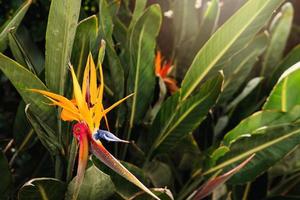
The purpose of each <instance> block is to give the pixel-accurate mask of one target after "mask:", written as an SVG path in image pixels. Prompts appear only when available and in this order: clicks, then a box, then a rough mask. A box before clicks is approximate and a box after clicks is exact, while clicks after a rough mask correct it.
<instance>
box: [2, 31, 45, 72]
mask: <svg viewBox="0 0 300 200" xmlns="http://www.w3.org/2000/svg"><path fill="white" fill-rule="evenodd" d="M8 39H9V46H10V49H11V51H12V53H13V55H14V58H15V59H16V61H17V62H18V63H20V64H21V65H23V66H25V67H26V66H27V68H28V69H30V71H32V72H33V73H35V74H37V75H40V73H41V72H42V70H43V69H44V63H45V59H44V55H43V54H42V52H41V51H40V50H39V49H38V47H37V45H36V44H35V43H34V42H33V41H32V39H31V36H30V33H29V31H28V30H27V29H26V28H25V27H24V26H21V27H19V28H18V30H17V31H16V30H11V31H10V33H9V35H8Z"/></svg>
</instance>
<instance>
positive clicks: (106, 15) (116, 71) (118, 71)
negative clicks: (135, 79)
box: [99, 0, 124, 100]
mask: <svg viewBox="0 0 300 200" xmlns="http://www.w3.org/2000/svg"><path fill="white" fill-rule="evenodd" d="M99 10H100V11H99V23H100V27H99V28H100V29H99V34H100V37H101V39H103V40H105V41H106V54H107V57H106V58H107V60H108V66H104V67H106V68H108V70H109V73H110V77H111V81H112V87H111V88H112V89H113V93H114V94H115V100H119V99H120V98H122V97H123V96H124V70H123V67H122V65H121V62H120V59H119V57H118V55H117V53H116V51H115V49H114V46H115V44H114V42H113V39H112V33H113V16H112V14H111V12H110V8H109V5H108V2H107V0H101V1H100V4H99Z"/></svg>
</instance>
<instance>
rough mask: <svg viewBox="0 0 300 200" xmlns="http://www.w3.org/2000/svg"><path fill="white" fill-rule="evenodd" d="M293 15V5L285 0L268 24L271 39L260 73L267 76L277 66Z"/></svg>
mask: <svg viewBox="0 0 300 200" xmlns="http://www.w3.org/2000/svg"><path fill="white" fill-rule="evenodd" d="M293 16H294V8H293V5H292V4H291V3H290V2H287V3H285V4H284V5H283V6H282V7H281V11H280V12H279V13H278V14H277V15H276V16H275V18H274V19H273V21H272V23H271V26H270V35H271V41H270V44H269V45H268V49H267V51H266V54H265V56H264V58H263V63H262V71H261V75H264V76H267V77H269V75H271V73H272V72H273V71H274V67H275V66H277V64H278V63H279V62H280V60H281V59H282V56H283V53H284V49H285V46H286V43H287V40H288V37H289V35H290V31H291V28H292V23H293ZM270 72H271V73H270Z"/></svg>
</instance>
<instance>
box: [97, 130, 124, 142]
mask: <svg viewBox="0 0 300 200" xmlns="http://www.w3.org/2000/svg"><path fill="white" fill-rule="evenodd" d="M94 138H95V139H96V140H100V139H104V140H106V141H109V142H124V143H129V141H126V140H121V139H120V138H118V137H117V136H115V135H114V134H112V133H111V132H109V131H106V130H101V129H99V130H97V132H96V133H95V134H94Z"/></svg>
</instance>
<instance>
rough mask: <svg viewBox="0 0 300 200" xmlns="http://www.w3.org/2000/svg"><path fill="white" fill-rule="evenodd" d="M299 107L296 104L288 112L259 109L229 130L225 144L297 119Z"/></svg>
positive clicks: (299, 115)
mask: <svg viewBox="0 0 300 200" xmlns="http://www.w3.org/2000/svg"><path fill="white" fill-rule="evenodd" d="M299 109H300V107H299V106H297V107H295V108H294V109H291V110H290V111H289V112H281V111H277V110H265V111H259V112H256V113H254V114H253V115H251V116H250V117H248V118H246V119H244V120H243V121H241V123H240V124H238V125H237V126H236V127H235V128H234V129H232V130H231V131H229V132H228V133H227V134H226V135H225V137H224V140H223V143H224V144H225V145H228V146H229V145H230V144H232V143H234V142H235V141H236V140H237V139H240V138H242V137H251V134H255V133H256V132H257V133H259V132H260V130H264V128H267V127H276V126H284V125H287V124H289V123H292V122H295V121H296V120H298V119H299V117H300V114H299V111H300V110H299Z"/></svg>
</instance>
